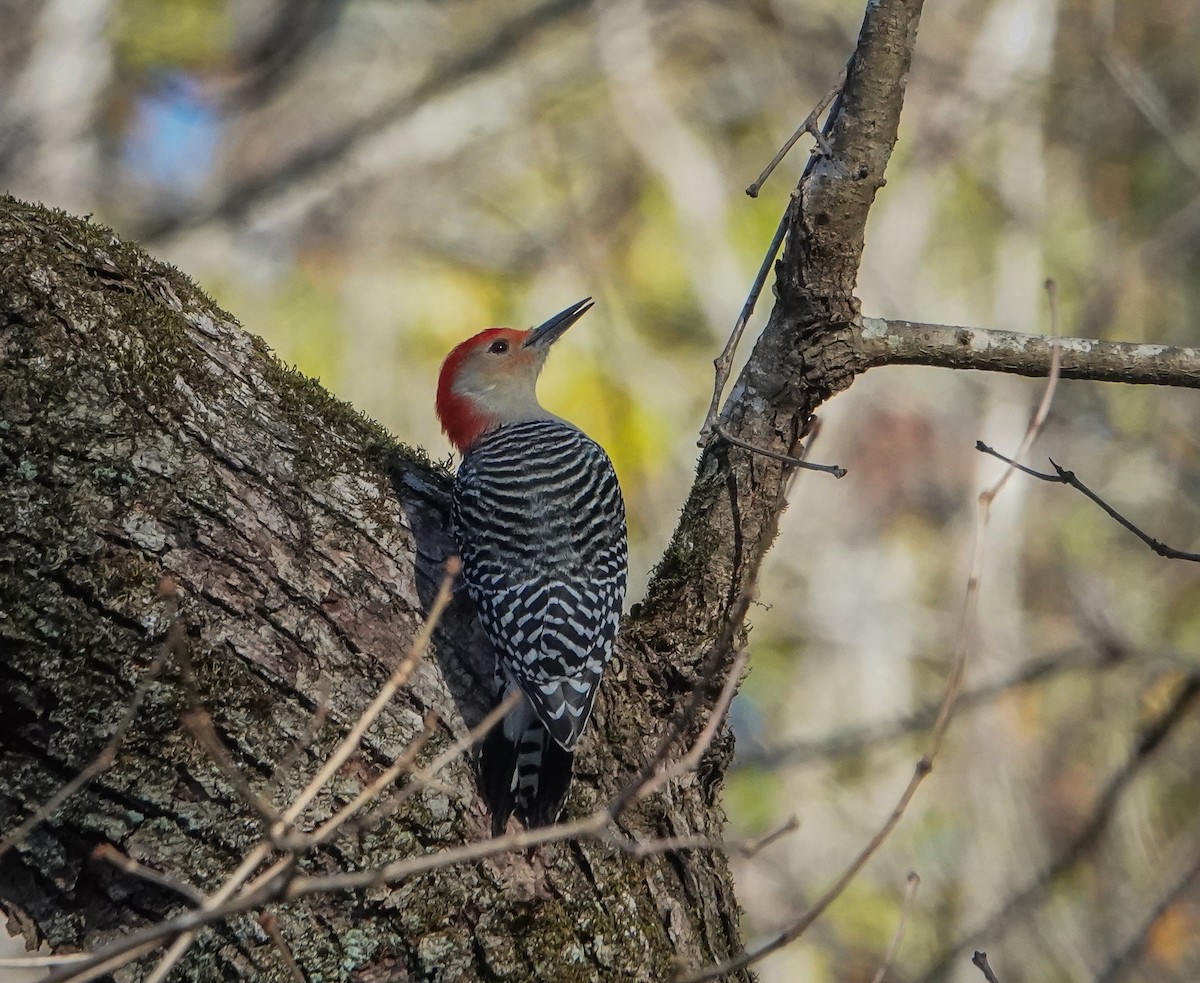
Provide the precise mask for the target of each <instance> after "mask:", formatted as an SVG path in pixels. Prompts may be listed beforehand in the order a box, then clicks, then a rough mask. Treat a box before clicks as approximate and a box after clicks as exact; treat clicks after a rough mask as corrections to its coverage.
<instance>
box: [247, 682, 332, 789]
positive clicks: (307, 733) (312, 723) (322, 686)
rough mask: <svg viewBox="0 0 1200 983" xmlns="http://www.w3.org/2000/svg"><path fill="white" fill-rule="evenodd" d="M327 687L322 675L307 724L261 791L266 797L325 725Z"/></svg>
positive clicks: (328, 684) (327, 713) (327, 702)
mask: <svg viewBox="0 0 1200 983" xmlns="http://www.w3.org/2000/svg"><path fill="white" fill-rule="evenodd" d="M329 689H330V679H329V677H328V676H322V677H321V680H320V682H318V683H317V705H316V707H315V708H314V709H313V712H312V716H311V717H309V719H308V726H307V727H305V728H304V733H303V734H301V735H300V736H299V737H298V738H297V739H296V741H295V743H294V744H293V745H292V746H291V747H290V748H289V749H288V753H287V754H286V755H285V756H284V758H283V760H282V761H280V762H279V764H278V765H276V766H275V773H274V774H273V775H272V776H271V780H270V781H269V782H267V785H266V788H265V790H264V793H263V794H264V795H265V796H266V797H267V798H270V797H271V796H272V795H273V794H274V792H275V790H276V789H277V788H278V787H279V785H280V783H281V782H282V781H283V780H284V778H285V777H286V776H287V773H288V772H289V771H291V769H292V768H293V767H294V766H295V764H296V762H298V761H299V760H300V758H301V757H302V756H303V755H304V752H305V751H307V750H308V749H309V748H310V747H311V746H312V742H313V741H314V740H316V738H317V734H319V733H320V731H321V728H322V727H323V726H325V720H326V719H327V718H328V716H329Z"/></svg>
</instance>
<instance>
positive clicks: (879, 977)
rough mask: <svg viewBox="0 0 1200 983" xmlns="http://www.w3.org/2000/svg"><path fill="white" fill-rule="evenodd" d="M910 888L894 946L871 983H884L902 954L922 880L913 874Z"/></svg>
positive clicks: (909, 884) (893, 938) (910, 878)
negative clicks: (905, 932)
mask: <svg viewBox="0 0 1200 983" xmlns="http://www.w3.org/2000/svg"><path fill="white" fill-rule="evenodd" d="M907 883H908V887H907V888H905V891H904V902H903V904H902V905H901V906H900V919H899V921H897V922H896V934H895V935H893V936H892V944H891V945H890V946H888V951H887V955H885V956H884V957H883V962H882V963H880V965H879V969H878V970H876V972H875V975H874V976H873V977H872V978H871V983H883V980H884V977H885V976H887V974H888V970H889V969H891V968H892V963H894V962H895V961H896V956H897V954H898V953H899V952H900V943H902V942H903V941H904V927H905V925H907V924H908V915H909V912H910V911H911V910H912V906H913V900H914V899H915V898H916V896H917V888H918V887H920V885H921V878H919V877H918V876H917V875H916V872H913V873H911V874H909V875H908V878H907Z"/></svg>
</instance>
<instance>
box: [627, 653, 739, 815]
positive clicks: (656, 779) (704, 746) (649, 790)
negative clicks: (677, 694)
mask: <svg viewBox="0 0 1200 983" xmlns="http://www.w3.org/2000/svg"><path fill="white" fill-rule="evenodd" d="M748 659H749V653H748V652H747V651H746V650H745V649H742V650H741V651H739V652H738V653H737V655H735V656H734V659H733V665H732V666H731V667H730V669H729V675H727V676H726V677H725V685H724V686H722V687H721V695H720V696H718V697H717V702H716V703H715V704H713V708H712V710H711V711H710V712H709V714H708V720H707V721H706V722H705V724H704V727H703V729H701V731H700V733H699V735H698V736H697V737H696V741H695V743H694V744H693V745H692V747H691V750H689V751H688V752H687V754H685V755H683V757H681V758H680V759H679V760H678V761H676V762H675V763H674V764H673V765H671V766H670V767H666V766H665V763H660V764H659V766H658V769H657V770H656V771H655V772H654V773H653V774H652V775H650V776H649V777H648V778H647V779H646V780H645V782H643V783H642V787H641V788H639V789H638V790H637V794H636V795H635V796H634V798H635V799H644V798H646V797H647V796H649V795H653V794H654V793H655V792H657V791H658V790H659V789H660V788H662V787H663V786H664V785H666V784H667V783H668V782H670V781H672V780H674V779H676V778H679V777H680V776H682V775H686V774H687V773H688V772H689V771H692V770H694V769H695V768H696V766H697V765H699V764H700V759H701V758H702V757H703V756H704V753H705V752H706V751H707V750H708V747H709V745H710V744H712V740H713V738H714V737H715V736H716V733H717V728H718V727H720V726H721V722H722V721H723V720H724V719H725V714H726V712H728V710H729V704H730V703H732V702H733V697H734V694H736V693H737V686H738V683H739V682H741V679H742V671H743V670H744V669H745V668H746V662H747V660H748Z"/></svg>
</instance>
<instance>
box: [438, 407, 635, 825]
mask: <svg viewBox="0 0 1200 983" xmlns="http://www.w3.org/2000/svg"><path fill="white" fill-rule="evenodd" d="M454 527H455V535H456V538H457V540H458V548H459V552H460V554H461V556H462V561H463V578H464V580H465V581H466V585H467V591H468V593H469V594H470V596H471V600H472V601H473V602H474V603H475V607H476V610H477V611H478V613H479V619H480V622H481V623H482V625H483V629H484V632H485V633H486V634H487V637H488V639H489V640H490V641H491V643H492V647H493V648H494V649H495V651H496V662H497V665H496V674H497V680H498V681H499V683H500V690H501V692H500V694H499V697H500V698H503V696H504V695H505V693H506V692H507V691H508V690H509V689H511V688H512V687H514V686H515V687H518V688H519V689H520V690H521V692H522V693H524V695H525V697H526V700H525V701H523V702H522V705H521V706H520V707H518V709H517V710H515V711H513V712H512V713H510V714H509V716H508V717H507V718H506V719H505V721H504V724H503V725H502V726H500V727H497V728H494V729H493V731H492V733H491V734H490V735H489V737H488V739H487V740H486V741H485V742H484V745H483V748H482V751H481V756H480V778H481V781H480V784H481V787H482V790H483V794H484V797H485V799H487V801H488V806H489V808H490V809H491V811H492V825H493V829H494V831H495V832H497V833H499V832H501V831H503V829H504V826H505V825H506V824H507V822H508V816H509V814H510V813H511V812H513V810H514V809H515V810H516V811H517V814H518V815H519V816H520V817H521V819H522V820H523V821H524V822H525V823H526V824H527V825H530V826H538V825H545V824H547V823H551V822H554V821H555V819H557V818H558V813H559V811H560V810H561V807H562V803H563V800H564V799H565V797H566V792H567V786H568V785H569V783H570V780H571V762H572V759H573V757H574V749H575V745H576V743H577V742H578V741H579V737H580V734H582V733H583V729H584V726H585V725H586V724H587V721H588V717H589V715H590V714H591V712H592V704H593V703H594V702H595V699H596V692H597V690H598V689H599V685H600V677H601V675H602V674H603V672H604V667H605V665H606V664H607V663H608V660H609V658H610V657H611V656H612V651H613V644H614V642H615V640H616V637H617V628H618V626H619V624H620V620H621V605H622V603H623V601H624V598H625V577H626V567H627V550H626V543H625V506H624V503H623V501H622V499H621V489H620V486H619V485H618V484H617V476H616V473H615V472H614V471H613V467H612V463H611V462H610V461H609V459H608V455H607V454H605V452H604V449H603V448H602V447H601V446H600V445H599V444H597V443H596V442H595V441H593V440H592V439H591V438H590V437H588V436H587V435H585V434H584V433H582V432H581V431H579V430H577V429H576V428H575V427H573V426H571V425H570V424H567V423H564V422H562V421H560V420H533V421H530V422H526V423H514V424H509V425H507V426H503V427H500V428H499V429H497V430H494V431H492V432H491V433H488V434H486V435H485V436H484V437H482V438H481V439H480V440H479V442H478V443H477V444H476V445H475V446H474V447H472V448H471V449H470V451H468V452H467V454H466V456H465V457H464V458H463V462H462V465H461V466H460V467H459V470H458V481H457V482H456V485H455V496H454Z"/></svg>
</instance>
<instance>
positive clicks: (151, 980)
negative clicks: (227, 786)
mask: <svg viewBox="0 0 1200 983" xmlns="http://www.w3.org/2000/svg"><path fill="white" fill-rule="evenodd" d="M461 569H462V562H461V561H460V560H459V558H458V557H456V556H452V557H450V558H449V559H448V560H447V561H446V574H445V576H444V577H443V578H442V583H441V586H440V587H439V589H438V593H437V596H436V597H435V598H434V600H433V604H432V606H431V607H430V611H429V616H428V617H427V618H426V619H425V624H424V625H423V626H422V627H421V630H420V632H418V633H417V637H416V638H415V639H413V643H412V645H411V646H410V647H409V650H408V653H407V654H406V655H405V657H404V659H403V661H402V662H401V663H400V665H399V666H397V667H396V669H395V671H394V672H393V673H392V674H391V676H390V677H389V678H388V680H387V682H385V683H384V684H383V686H381V687H380V689H379V693H378V694H376V696H375V699H374V700H372V701H371V704H370V705H369V706H368V707H367V708H366V709H365V710H364V711H363V712H362V714H360V716H359V718H358V720H356V721H355V722H354V725H353V726H352V727H351V728H350V732H349V733H348V734H347V735H346V736H345V737H344V738H343V739H342V741H341V743H340V744H339V745H338V746H337V748H336V749H335V750H334V752H333V754H331V755H330V756H329V758H328V760H326V762H325V764H324V765H323V766H322V767H321V768H320V769H319V770H318V771H317V774H316V775H315V776H314V777H313V779H312V781H310V782H309V783H308V785H307V786H306V787H305V788H304V790H303V791H301V792H300V794H299V795H298V796H297V797H296V799H295V800H294V801H293V802H292V804H291V805H290V806H289V807H288V808H287V809H286V810H284V812H283V814H282V815H281V816H280V818H279V820H278V821H277V822H276V823H275V824H274V825H273V826H272V828H271V830H270V835H271V837H272V838H274V839H282V838H283V837H285V836H286V835H287V833H288V831H289V829H290V828H291V827H292V826H293V825H294V824H295V822H296V820H297V819H299V818H300V816H301V815H302V814H303V812H304V810H305V809H306V808H307V807H308V805H309V803H310V802H312V800H313V799H315V798H316V797H317V795H318V794H319V793H320V791H321V790H322V789H323V788H324V787H325V786H326V785H327V784H328V782H329V781H330V779H332V778H333V776H334V775H336V774H337V772H338V770H339V769H340V768H341V767H342V765H344V764H345V763H346V762H347V761H348V760H349V759H350V756H351V755H352V754H354V752H355V751H357V750H358V746H359V743H360V742H361V741H362V739H363V737H364V736H365V734H366V732H367V731H368V730H369V729H370V727H371V725H372V724H374V723H375V721H376V719H378V717H379V715H380V714H381V713H383V710H384V707H386V706H387V704H388V703H389V702H391V700H392V697H394V696H395V695H396V693H397V692H398V691H399V690H400V688H401V687H402V686H404V684H405V683H407V682H408V679H409V677H410V676H411V675H412V673H413V670H415V669H416V667H417V663H418V662H419V661H420V660H421V658H423V656H424V654H425V650H426V649H427V648H428V647H429V642H430V640H431V639H432V637H433V632H434V629H435V628H436V627H437V623H438V620H439V619H440V618H441V616H442V613H443V612H444V611H445V610H446V607H447V605H449V603H450V599H451V596H452V592H451V586H452V585H453V583H454V578H455V577H456V576H458V573H459V571H460V570H461ZM270 850H271V846H270V843H269V842H265V841H264V842H262V843H259V844H258V846H257V847H255V848H254V849H253V850H251V851H250V852H249V853H248V854H247V855H246V857H245V858H244V859H243V860H242V863H241V864H240V865H239V866H238V868H237V869H236V870H235V871H234V873H233V874H232V875H231V876H230V877H229V878H228V879H227V880H226V881H225V883H224V884H223V885H222V886H221V887H220V888H218V890H217V891H216V892H215V893H214V894H212V895H211V896H210V897H209V898H208V900H207V901H205V903H204V904H203V905H202V906H201V909H202V910H211V909H212V908H213V907H216V906H220V905H221V904H222V903H223V902H225V901H226V899H227V898H229V897H231V896H232V895H233V893H234V892H235V891H237V889H238V888H239V887H241V885H242V884H243V883H244V882H245V880H246V878H248V877H249V876H250V875H251V874H253V873H254V871H255V870H256V869H257V868H258V866H259V865H260V864H261V863H262V862H263V861H264V860H266V859H267V857H268V856H269V855H270ZM290 863H291V858H290V857H285V858H284V859H283V860H281V861H279V863H278V864H276V867H280V866H281V865H282V866H283V867H285V868H286V866H287V865H289V864H290ZM272 870H275V868H272ZM194 939H195V933H194V932H184V933H183V934H181V935H180V936H179V937H178V938H176V939H175V941H174V942H173V943H172V944H171V947H170V948H169V949H167V951H166V952H165V953H164V954H163V957H162V959H161V960H159V963H158V965H157V966H156V967H155V968H154V971H153V972H152V973H151V974H150V975H149V976H148V977H147V978H146V981H145V983H163V981H164V980H166V978H167V975H168V974H169V973H170V972H171V970H172V968H173V967H174V966H175V965H176V963H178V962H179V960H180V959H181V958H182V957H183V954H184V953H185V952H186V951H187V949H188V947H189V946H190V945H191V944H192V942H193V940H194ZM92 978H94V977H89V976H80V977H79V980H80V983H82V981H83V980H86V979H92Z"/></svg>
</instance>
